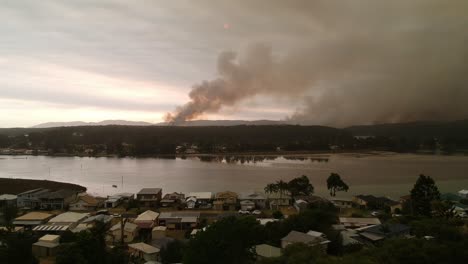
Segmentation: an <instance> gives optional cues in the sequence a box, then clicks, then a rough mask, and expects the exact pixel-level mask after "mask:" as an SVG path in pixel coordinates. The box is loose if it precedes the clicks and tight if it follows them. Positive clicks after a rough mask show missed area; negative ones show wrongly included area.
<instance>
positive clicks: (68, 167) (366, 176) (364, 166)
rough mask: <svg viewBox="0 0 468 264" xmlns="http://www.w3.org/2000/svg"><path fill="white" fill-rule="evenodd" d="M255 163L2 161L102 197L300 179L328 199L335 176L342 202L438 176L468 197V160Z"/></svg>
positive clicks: (393, 193) (14, 174)
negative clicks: (341, 182) (343, 186)
mask: <svg viewBox="0 0 468 264" xmlns="http://www.w3.org/2000/svg"><path fill="white" fill-rule="evenodd" d="M255 159H256V160H255V161H254V160H253V158H252V157H228V158H224V157H222V158H203V159H202V160H201V159H200V158H195V157H193V158H187V159H182V158H177V159H157V158H80V157H48V156H0V177H1V178H23V179H47V180H53V181H62V182H70V183H76V184H80V185H83V186H85V187H87V188H88V191H89V192H90V193H92V194H97V195H108V194H113V193H117V192H122V191H125V192H137V191H138V190H139V189H140V188H143V187H161V188H163V193H167V192H172V191H179V192H190V191H213V192H216V191H222V190H232V191H236V192H246V191H251V190H260V189H263V187H264V186H265V185H266V184H267V183H270V182H274V181H276V180H280V179H282V180H285V181H287V180H290V179H292V178H294V177H298V176H301V175H307V176H308V177H309V178H310V180H311V182H312V183H313V185H314V186H315V190H316V193H317V194H321V195H326V194H327V190H326V178H327V177H328V175H329V174H330V173H331V172H337V173H339V174H340V175H341V176H342V178H344V179H345V181H346V182H347V183H348V184H349V185H350V191H349V192H348V193H343V194H340V195H341V196H343V197H349V196H351V195H353V194H360V193H366V194H376V195H386V196H390V197H393V198H397V197H399V196H401V195H404V194H407V193H408V190H409V189H410V188H411V187H412V185H413V184H414V182H415V181H416V178H417V177H418V175H419V174H421V173H424V174H426V175H430V176H432V177H433V178H434V179H435V180H436V182H437V184H438V186H439V188H440V189H441V191H442V192H455V191H458V190H460V189H463V188H465V189H468V157H466V156H431V155H427V156H426V155H412V154H387V155H356V154H330V155H317V156H315V155H313V156H308V157H305V158H304V157H303V158H292V157H269V158H267V159H263V158H261V157H256V158H255ZM122 178H123V185H122ZM112 185H116V186H117V188H114V187H112Z"/></svg>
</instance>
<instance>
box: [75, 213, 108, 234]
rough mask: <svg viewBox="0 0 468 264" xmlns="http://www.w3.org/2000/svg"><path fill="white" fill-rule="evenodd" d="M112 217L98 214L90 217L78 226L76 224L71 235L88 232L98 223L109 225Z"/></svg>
mask: <svg viewBox="0 0 468 264" xmlns="http://www.w3.org/2000/svg"><path fill="white" fill-rule="evenodd" d="M112 219H114V216H112V215H105V214H98V215H95V216H91V217H88V218H86V219H85V220H83V221H82V222H81V223H80V224H78V225H77V226H76V227H75V228H73V229H71V231H72V232H73V233H79V232H81V231H84V230H89V229H91V228H93V227H94V226H96V223H98V222H100V223H103V224H105V225H107V224H109V223H110V222H111V221H112Z"/></svg>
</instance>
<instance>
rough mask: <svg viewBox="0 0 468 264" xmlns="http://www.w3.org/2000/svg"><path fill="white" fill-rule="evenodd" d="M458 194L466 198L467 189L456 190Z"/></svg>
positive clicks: (467, 194) (467, 196) (467, 195)
mask: <svg viewBox="0 0 468 264" xmlns="http://www.w3.org/2000/svg"><path fill="white" fill-rule="evenodd" d="M458 196H460V197H462V198H465V199H466V198H468V190H461V191H458Z"/></svg>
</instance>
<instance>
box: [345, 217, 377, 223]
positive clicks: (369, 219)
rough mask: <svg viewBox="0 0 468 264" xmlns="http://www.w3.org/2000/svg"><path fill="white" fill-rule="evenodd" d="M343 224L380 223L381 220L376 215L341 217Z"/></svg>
mask: <svg viewBox="0 0 468 264" xmlns="http://www.w3.org/2000/svg"><path fill="white" fill-rule="evenodd" d="M340 223H341V224H349V223H351V224H365V225H379V224H380V220H379V219H378V218H376V217H361V218H358V217H340Z"/></svg>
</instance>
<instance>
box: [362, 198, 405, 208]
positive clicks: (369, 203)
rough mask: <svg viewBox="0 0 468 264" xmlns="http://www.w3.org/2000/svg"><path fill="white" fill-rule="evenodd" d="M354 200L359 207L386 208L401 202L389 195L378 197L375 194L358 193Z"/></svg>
mask: <svg viewBox="0 0 468 264" xmlns="http://www.w3.org/2000/svg"><path fill="white" fill-rule="evenodd" d="M353 202H354V203H356V204H357V205H358V206H359V207H361V208H367V209H386V208H390V207H391V206H395V205H397V204H399V202H396V201H393V200H391V199H389V198H387V197H376V196H374V195H356V196H354V197H353ZM400 208H401V206H400Z"/></svg>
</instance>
